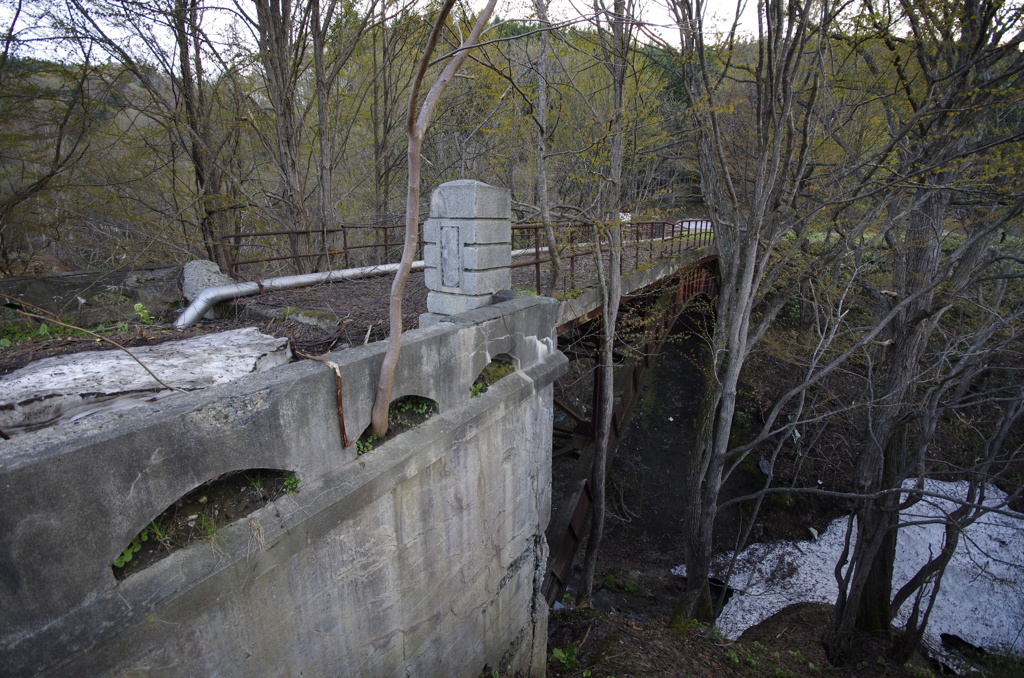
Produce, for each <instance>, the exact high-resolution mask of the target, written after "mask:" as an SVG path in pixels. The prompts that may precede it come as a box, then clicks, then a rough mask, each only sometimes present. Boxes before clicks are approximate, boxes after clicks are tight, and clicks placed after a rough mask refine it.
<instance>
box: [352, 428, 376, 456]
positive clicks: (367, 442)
mask: <svg viewBox="0 0 1024 678" xmlns="http://www.w3.org/2000/svg"><path fill="white" fill-rule="evenodd" d="M375 442H377V436H375V435H374V434H372V433H371V434H370V435H368V436H367V437H366V438H365V439H359V440H357V441H356V454H366V453H367V452H369V451H370V450H372V449H373V444H374V443H375Z"/></svg>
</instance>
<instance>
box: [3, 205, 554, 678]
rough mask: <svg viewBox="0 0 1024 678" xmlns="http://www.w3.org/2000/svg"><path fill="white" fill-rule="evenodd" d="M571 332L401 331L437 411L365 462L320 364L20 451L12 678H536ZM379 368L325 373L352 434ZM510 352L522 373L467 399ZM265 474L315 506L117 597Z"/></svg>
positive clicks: (51, 434)
mask: <svg viewBox="0 0 1024 678" xmlns="http://www.w3.org/2000/svg"><path fill="white" fill-rule="evenodd" d="M506 197H507V196H506ZM484 209H485V210H486V208H484ZM485 216H487V218H490V216H488V215H487V214H486V212H485ZM558 319H559V305H558V303H557V302H555V301H553V300H549V299H536V298H533V299H513V300H511V301H506V302H504V303H501V304H497V305H487V306H482V307H479V308H475V309H473V310H469V311H467V312H464V313H461V314H459V315H455V316H451V317H448V318H446V319H445V322H442V323H437V324H435V325H433V326H430V327H425V328H423V329H419V330H414V331H410V332H408V333H406V335H405V337H404V340H403V348H402V353H401V358H400V364H399V367H398V374H397V378H396V382H395V390H394V394H393V395H394V397H395V398H399V397H401V396H403V395H407V394H419V395H424V396H427V397H430V398H431V399H433V400H435V401H437V403H438V404H439V412H438V414H437V415H435V416H434V417H432V418H431V419H429V420H428V421H426V422H424V423H423V424H421V425H420V426H418V427H417V428H415V429H413V430H412V431H409V432H407V433H405V434H403V435H401V436H399V437H397V438H395V439H394V440H391V441H389V442H387V443H385V444H383V445H380V446H378V447H376V448H375V449H374V450H372V451H371V452H368V453H366V454H364V455H357V454H356V447H355V445H354V444H352V445H350V446H349V447H347V448H345V447H343V445H342V441H341V434H340V427H339V420H338V416H339V415H338V403H337V400H336V397H335V389H336V377H335V373H334V371H333V370H332V369H331V368H329V367H328V366H326V365H323V364H320V363H316V362H313V361H305V362H301V363H293V364H290V365H286V366H283V367H279V368H276V369H274V370H272V371H269V372H266V373H261V374H252V375H248V376H246V377H244V378H242V379H240V380H238V381H235V382H232V383H230V384H224V385H221V386H216V387H213V388H210V389H207V390H204V391H200V392H193V393H187V394H176V395H173V396H169V397H167V398H165V399H162V400H160V401H158V402H155V403H151V404H147V405H145V406H142V407H139V408H136V409H133V410H127V411H121V412H114V413H110V414H105V415H97V416H95V417H93V418H90V419H85V420H81V421H77V422H71V423H67V424H62V425H59V426H55V427H53V428H50V429H48V430H43V431H38V432H35V433H31V434H26V435H23V436H18V437H16V438H15V439H13V440H9V441H4V442H3V444H2V447H0V489H2V490H3V491H2V492H0V609H3V610H4V614H3V615H2V616H0V663H2V665H3V669H4V670H3V672H4V674H5V675H13V676H29V675H90V676H104V675H124V674H135V673H143V672H144V673H146V674H147V675H167V676H182V675H189V676H192V675H219V676H247V677H250V676H264V675H265V676H281V675H295V676H298V675H306V676H343V675H353V676H354V675H363V676H394V675H410V676H458V675H463V676H469V677H475V676H478V675H479V674H480V672H481V671H482V670H484V669H485V668H487V669H488V670H501V671H503V672H504V671H508V672H514V671H515V670H523V671H524V672H526V673H527V674H530V675H543V674H544V673H545V661H546V657H545V652H546V637H547V633H546V627H547V607H546V604H545V602H544V600H543V596H542V595H541V585H542V582H543V577H544V572H545V569H546V561H547V545H546V542H545V539H544V530H545V528H546V527H547V523H548V519H549V514H550V483H551V478H550V470H551V466H550V450H551V427H552V416H553V410H552V384H553V382H554V380H555V379H556V378H557V377H558V376H560V375H561V374H562V373H564V371H565V369H566V365H567V361H566V359H565V357H564V356H563V355H562V354H561V353H559V352H558V351H557V349H556V337H555V334H554V328H555V327H556V325H557V322H558ZM384 349H385V346H384V344H383V342H380V343H377V344H371V345H368V346H363V347H359V348H354V349H349V350H346V351H343V352H340V353H337V354H332V355H329V356H327V357H328V358H329V359H330V360H332V361H334V362H335V363H336V364H337V365H338V366H339V369H340V371H341V376H342V384H343V398H342V404H343V410H344V421H345V426H346V430H347V431H349V432H352V431H361V430H363V429H364V428H365V427H366V426H367V425H368V423H369V419H370V408H371V407H372V404H373V395H374V393H375V388H376V379H377V375H378V373H379V369H380V364H381V361H382V359H383V354H384ZM501 354H507V355H508V356H510V357H511V358H513V359H514V362H515V364H516V365H517V366H518V368H517V369H516V370H515V372H513V373H512V374H510V375H508V376H506V377H505V378H503V379H501V380H500V381H498V382H497V383H496V384H493V385H492V386H491V387H490V388H489V389H488V390H487V392H486V393H483V394H482V395H479V396H477V397H473V396H472V395H471V387H472V383H473V380H474V379H475V378H476V377H477V375H479V373H480V371H481V370H482V369H483V368H484V366H485V365H487V364H488V363H489V362H490V360H491V359H492V358H493V357H494V356H497V355H501ZM353 443H354V441H353ZM251 468H277V469H287V470H289V471H292V472H294V473H295V474H296V475H297V476H298V477H299V478H300V479H301V488H300V491H299V492H298V493H297V494H294V495H289V496H286V497H282V498H281V499H279V500H277V501H275V502H273V503H272V504H269V505H267V506H265V507H264V508H262V509H259V510H257V511H256V512H255V513H253V514H251V515H250V516H249V517H248V518H247V519H243V520H239V521H237V522H235V523H232V524H231V525H229V526H228V527H226V528H224V529H222V530H221V531H220V532H218V534H217V535H216V537H215V538H214V539H213V540H212V541H209V542H203V543H198V544H193V545H192V546H190V547H188V548H186V549H183V550H180V551H177V552H175V553H173V554H171V555H170V556H168V557H167V558H165V559H164V560H161V561H159V562H157V563H154V564H153V565H151V566H150V567H148V568H146V569H144V570H142V571H140V572H137V573H135V574H132V575H131V576H129V577H127V578H126V579H124V580H122V581H117V580H115V579H114V576H113V573H112V570H111V563H112V562H113V561H114V559H115V558H117V556H118V555H119V554H120V552H121V551H122V550H123V549H124V548H125V546H126V545H127V544H128V543H129V541H130V540H131V539H132V538H133V537H134V536H135V535H136V534H138V533H139V532H140V530H142V529H143V528H144V527H145V526H146V525H148V524H149V522H150V521H152V520H153V518H155V517H156V516H157V515H158V514H159V513H160V512H161V511H162V510H163V509H164V508H165V507H167V506H168V505H170V504H172V503H173V502H174V501H175V500H177V499H178V498H179V497H181V496H182V495H184V494H185V493H187V492H188V491H190V490H191V489H193V488H195V487H196V486H198V485H201V484H202V483H204V482H206V481H208V480H210V479H213V478H217V477H219V476H221V475H223V474H225V473H230V472H233V471H238V470H242V469H251Z"/></svg>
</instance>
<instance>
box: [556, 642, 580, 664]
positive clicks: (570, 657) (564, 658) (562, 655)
mask: <svg viewBox="0 0 1024 678" xmlns="http://www.w3.org/2000/svg"><path fill="white" fill-rule="evenodd" d="M577 650H578V648H577V647H576V643H569V644H568V645H566V646H565V649H564V650H563V649H562V648H560V647H556V648H554V649H553V650H551V659H550V661H557V662H560V663H561V664H562V666H564V667H565V668H566V669H574V668H576V667H577V666H579V665H580V662H579V659H577V658H576V652H577Z"/></svg>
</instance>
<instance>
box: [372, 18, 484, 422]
mask: <svg viewBox="0 0 1024 678" xmlns="http://www.w3.org/2000/svg"><path fill="white" fill-rule="evenodd" d="M454 4H455V0H445V3H444V4H443V5H442V6H441V10H440V12H439V13H438V16H437V18H436V19H435V20H434V29H433V31H431V33H430V37H429V38H428V40H427V45H426V47H425V48H424V50H423V56H422V57H421V58H420V63H419V67H418V69H417V71H416V77H415V78H414V79H413V86H412V92H411V93H410V95H409V114H408V117H407V122H406V129H407V134H408V137H409V151H408V160H409V170H408V172H409V174H408V181H409V184H408V192H407V194H406V201H405V244H404V248H403V250H402V261H401V265H400V266H399V270H398V272H397V273H396V274H395V280H394V283H393V284H392V285H391V302H390V306H389V321H390V325H391V333H390V335H389V337H388V348H387V352H386V353H385V354H384V362H383V363H382V364H381V369H380V380H379V381H378V383H377V397H376V400H374V403H373V411H372V413H371V424H370V426H371V429H372V431H373V434H374V435H376V436H377V437H382V436H384V435H386V434H387V432H388V407H389V406H390V405H391V388H392V385H393V384H394V380H395V369H396V368H397V367H398V356H399V353H400V351H401V345H402V295H403V294H404V292H405V283H406V281H407V280H408V279H409V271H410V270H411V269H412V260H413V257H414V256H416V246H417V244H418V243H419V218H420V163H421V161H422V156H421V150H422V148H423V137H424V135H425V134H426V132H427V129H428V128H429V127H430V119H431V116H432V115H433V113H434V109H435V108H436V107H437V103H438V101H439V100H440V99H441V96H442V95H443V94H444V91H445V89H447V87H448V84H449V83H450V82H451V80H452V78H454V77H455V74H456V73H457V72H458V70H459V68H461V67H462V64H463V62H464V61H465V60H466V56H467V55H468V52H469V49H470V48H471V47H473V46H474V45H475V44H476V43H477V42H478V41H479V39H480V35H481V34H482V33H483V30H484V27H485V26H486V25H487V22H488V21H490V18H491V14H492V13H493V12H494V6H495V5H496V4H497V0H488V3H487V5H485V6H484V8H483V9H482V10H481V11H480V14H479V15H477V18H476V22H475V23H474V24H473V28H472V30H470V32H469V33H468V34H467V35H466V37H465V38H463V40H462V44H461V45H459V47H458V49H456V50H455V51H454V52H453V53H452V54H450V55H448V56H447V57H446V58H448V59H449V61H448V63H447V64H446V65H445V67H444V68H443V69H442V70H441V72H440V73H439V74H438V76H437V78H436V79H435V80H434V82H433V84H432V85H431V86H430V89H429V90H427V93H426V95H425V96H424V97H423V101H422V102H420V89H421V87H422V86H423V81H424V78H425V76H426V73H427V69H428V68H429V67H430V65H431V57H432V55H433V53H434V47H435V46H436V45H437V41H438V38H439V37H440V35H441V32H442V31H443V30H444V27H445V23H446V21H447V20H448V15H449V14H450V13H451V10H452V7H453V6H454Z"/></svg>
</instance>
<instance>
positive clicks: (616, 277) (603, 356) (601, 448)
mask: <svg viewBox="0 0 1024 678" xmlns="http://www.w3.org/2000/svg"><path fill="white" fill-rule="evenodd" d="M594 4H595V7H594V9H595V18H596V23H597V28H598V34H599V36H600V38H601V47H602V53H603V54H602V56H603V61H604V64H605V66H606V68H607V69H608V71H609V73H610V75H611V81H612V110H611V120H610V121H609V123H610V124H609V127H610V129H611V133H610V134H609V138H608V174H607V177H606V182H607V184H606V186H605V190H604V200H603V201H602V208H603V209H602V212H603V213H602V215H601V217H602V220H603V222H604V228H603V229H598V231H597V233H596V234H595V237H594V245H595V247H594V250H595V260H596V262H597V271H598V277H599V280H600V284H601V301H602V303H603V305H604V310H603V312H602V313H601V350H600V362H599V364H598V367H597V369H598V370H599V371H600V377H601V378H600V380H599V381H600V386H601V394H600V397H599V399H598V403H599V406H598V407H599V410H600V411H599V412H595V413H594V416H595V417H596V419H597V436H596V439H597V441H596V443H597V447H596V449H595V451H594V467H593V468H594V473H593V483H594V484H593V491H594V504H593V506H594V508H593V515H592V516H591V521H590V534H589V536H588V537H587V552H586V554H585V556H584V559H583V573H582V574H581V582H580V589H579V595H578V596H577V601H578V602H579V603H580V604H584V605H586V604H589V603H590V596H591V592H592V589H593V584H594V568H595V567H596V566H597V554H598V551H599V549H600V548H601V539H602V536H603V534H604V519H605V485H606V478H607V474H608V447H609V444H610V441H611V427H612V414H613V410H614V407H615V366H614V362H613V354H614V348H615V339H616V333H615V324H616V320H617V319H618V314H619V300H620V299H621V297H622V225H621V217H620V213H621V202H620V201H621V199H622V165H623V149H624V147H625V139H624V135H623V129H624V125H625V110H624V109H625V104H626V76H627V73H628V67H629V52H630V45H631V42H632V10H633V7H632V4H627V2H626V0H614V4H613V6H612V8H611V10H610V11H609V9H608V8H607V7H606V6H605V5H603V3H601V2H600V0H598V1H597V2H595V3H594ZM602 231H604V232H603V233H602ZM602 237H604V238H606V239H607V251H608V268H607V269H605V267H604V253H603V252H602V247H601V239H602Z"/></svg>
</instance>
